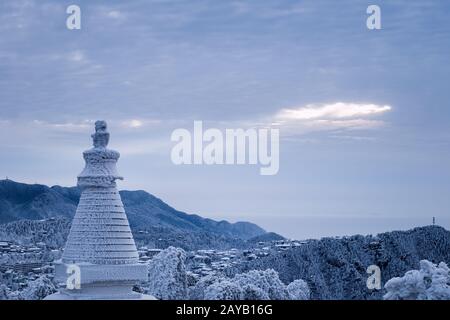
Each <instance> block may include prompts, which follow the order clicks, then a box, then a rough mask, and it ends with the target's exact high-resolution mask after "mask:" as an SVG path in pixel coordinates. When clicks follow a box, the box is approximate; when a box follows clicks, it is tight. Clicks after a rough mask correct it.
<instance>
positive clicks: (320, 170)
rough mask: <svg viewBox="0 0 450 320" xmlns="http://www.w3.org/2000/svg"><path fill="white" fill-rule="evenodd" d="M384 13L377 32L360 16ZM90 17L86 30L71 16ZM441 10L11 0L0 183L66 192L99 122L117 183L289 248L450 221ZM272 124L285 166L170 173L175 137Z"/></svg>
mask: <svg viewBox="0 0 450 320" xmlns="http://www.w3.org/2000/svg"><path fill="white" fill-rule="evenodd" d="M375 2H376V4H378V5H379V6H380V7H381V16H382V30H372V31H370V30H368V29H367V27H366V19H367V16H368V15H367V14H366V8H367V6H368V5H369V4H373V3H375ZM74 3H75V4H78V5H79V6H80V7H81V14H82V22H81V30H68V29H67V28H66V18H67V16H68V15H67V14H66V8H67V6H69V5H70V4H74ZM449 9H450V4H449V3H448V1H433V2H431V1H425V0H422V1H419V0H398V1H361V0H358V1H357V0H346V1H332V0H330V1H317V0H310V1H300V0H265V1H259V0H248V1H243V0H242V1H241V0H222V1H214V0H196V1H188V0H172V1H169V0H166V1H163V0H151V1H149V0H145V1H144V0H133V1H117V0H116V1H112V0H110V1H65V0H39V1H37V0H4V1H1V3H0V148H1V157H0V175H1V176H3V177H5V176H8V177H10V178H11V179H14V180H17V181H22V182H29V183H34V182H38V183H43V184H49V185H54V184H60V185H66V186H71V185H74V184H75V183H76V175H77V174H78V173H79V172H80V171H81V169H82V168H83V159H82V157H81V153H82V151H83V150H85V149H87V148H89V147H90V144H91V141H90V134H91V133H92V131H93V122H94V121H95V120H96V119H105V120H107V121H108V123H109V127H110V132H111V143H110V147H111V148H114V149H117V150H118V151H120V152H121V154H122V158H121V159H120V162H119V170H120V172H121V174H122V175H123V176H125V181H124V182H121V183H120V187H121V188H123V189H144V190H147V191H149V192H151V193H153V194H155V195H156V196H158V197H160V198H162V199H163V200H164V201H166V202H167V203H169V204H170V205H172V206H174V207H175V208H177V209H179V210H182V211H186V212H189V213H197V214H200V215H202V216H205V217H211V218H215V219H227V220H230V221H237V220H250V221H253V222H256V223H258V224H259V225H261V226H262V227H264V228H265V229H267V230H271V231H276V232H279V233H281V234H283V235H286V236H290V237H294V238H308V237H321V236H326V235H343V234H354V233H362V234H366V233H376V232H382V231H387V230H393V229H406V228H410V227H414V226H419V225H426V224H430V223H431V221H432V217H433V216H436V218H437V223H438V224H441V225H443V226H445V227H447V228H450V196H449V195H450V148H449V147H450V126H449V121H450V109H449V105H448V103H449V101H450V99H449V98H450V90H449V89H448V88H449V83H450V72H449V71H450V63H449V62H450V41H449V40H450V23H449V22H448V12H449ZM194 120H202V121H204V126H207V127H217V128H238V127H241V128H251V127H254V126H260V125H261V124H262V125H265V124H276V125H277V127H278V128H279V129H280V134H281V142H280V171H279V173H278V174H277V175H275V176H261V175H259V167H258V166H251V165H246V166H218V165H216V166H206V165H204V166H176V165H174V164H173V163H172V162H171V159H170V151H171V148H172V147H173V142H171V141H170V135H171V132H172V131H173V130H174V129H176V128H187V129H189V130H192V128H193V121H194Z"/></svg>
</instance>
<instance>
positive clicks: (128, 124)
mask: <svg viewBox="0 0 450 320" xmlns="http://www.w3.org/2000/svg"><path fill="white" fill-rule="evenodd" d="M160 123H161V120H158V119H131V120H125V121H122V122H121V123H120V126H121V127H123V128H131V129H137V128H142V127H145V126H149V125H157V124H160Z"/></svg>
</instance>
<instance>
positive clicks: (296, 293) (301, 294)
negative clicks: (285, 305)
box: [286, 279, 311, 300]
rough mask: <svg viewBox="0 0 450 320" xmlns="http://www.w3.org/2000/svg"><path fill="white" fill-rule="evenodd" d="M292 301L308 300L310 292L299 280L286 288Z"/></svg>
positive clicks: (303, 282) (302, 281) (306, 285)
mask: <svg viewBox="0 0 450 320" xmlns="http://www.w3.org/2000/svg"><path fill="white" fill-rule="evenodd" d="M286 289H287V291H288V294H289V297H290V298H291V299H292V300H309V296H310V294H311V293H310V290H309V287H308V284H307V283H306V282H305V281H304V280H301V279H298V280H294V281H292V282H291V283H289V284H288V286H287V287H286Z"/></svg>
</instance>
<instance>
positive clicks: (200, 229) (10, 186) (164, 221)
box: [0, 180, 266, 240]
mask: <svg viewBox="0 0 450 320" xmlns="http://www.w3.org/2000/svg"><path fill="white" fill-rule="evenodd" d="M120 194H121V197H122V201H123V203H124V206H125V210H126V212H127V216H128V219H129V221H130V225H131V227H132V228H133V229H134V231H135V233H136V232H140V234H146V232H145V231H146V230H147V231H155V228H157V229H158V230H160V231H161V232H166V233H167V232H168V233H175V234H178V235H179V234H184V233H204V234H210V235H213V236H214V237H225V238H230V239H232V238H236V239H241V240H246V239H250V238H253V237H256V236H259V235H263V234H265V233H266V231H265V230H263V229H262V228H260V227H259V226H257V225H256V224H253V223H250V222H236V223H229V222H227V221H215V220H212V219H207V218H202V217H200V216H198V215H193V214H187V213H184V212H181V211H178V210H175V209H174V208H172V207H170V206H169V205H168V204H166V203H164V202H163V201H162V200H160V199H158V198H156V197H155V196H153V195H151V194H149V193H147V192H145V191H121V192H120ZM79 198H80V190H79V189H78V188H76V187H71V188H66V187H60V186H53V187H48V186H45V185H39V184H34V185H30V184H24V183H18V182H15V181H12V180H0V223H5V222H13V221H18V220H23V219H29V220H41V219H48V218H55V217H56V218H66V219H71V218H72V217H73V216H74V214H75V210H76V207H77V204H78V200H79Z"/></svg>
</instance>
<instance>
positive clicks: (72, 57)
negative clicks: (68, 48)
mask: <svg viewBox="0 0 450 320" xmlns="http://www.w3.org/2000/svg"><path fill="white" fill-rule="evenodd" d="M68 60H69V61H73V62H84V61H86V55H85V54H84V52H83V51H81V50H75V51H72V52H70V53H69V55H68Z"/></svg>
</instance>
